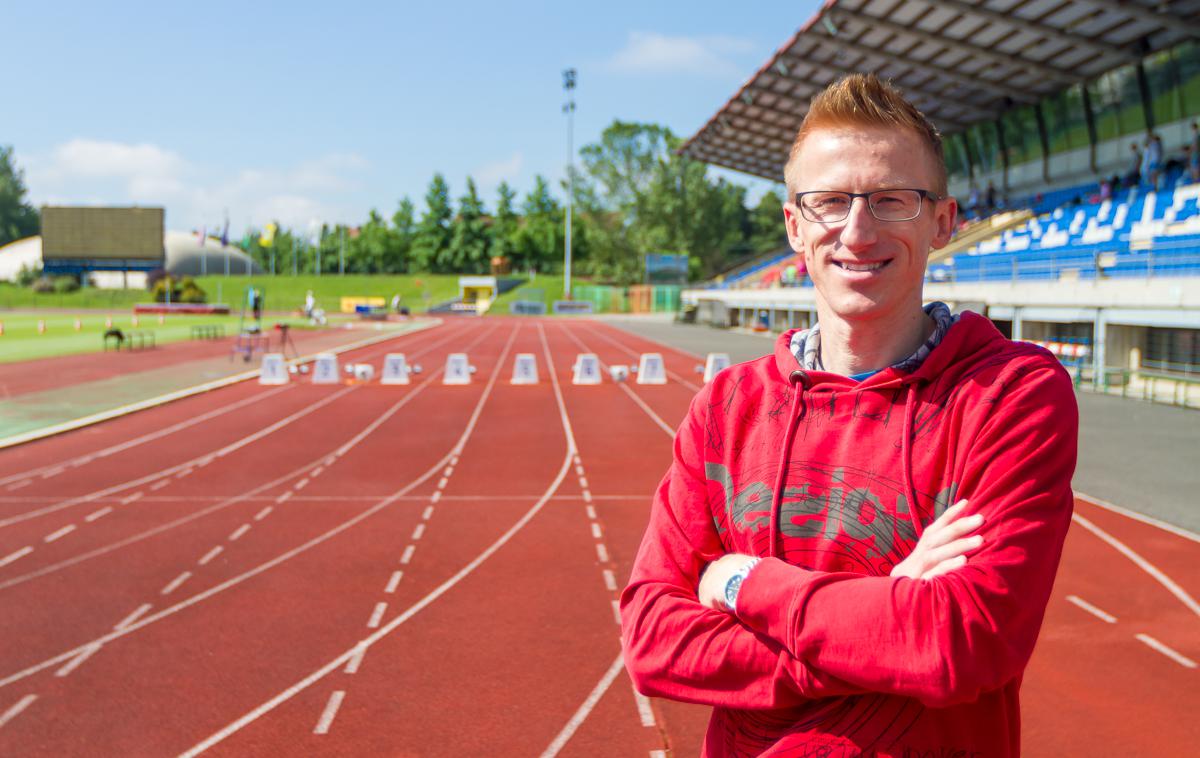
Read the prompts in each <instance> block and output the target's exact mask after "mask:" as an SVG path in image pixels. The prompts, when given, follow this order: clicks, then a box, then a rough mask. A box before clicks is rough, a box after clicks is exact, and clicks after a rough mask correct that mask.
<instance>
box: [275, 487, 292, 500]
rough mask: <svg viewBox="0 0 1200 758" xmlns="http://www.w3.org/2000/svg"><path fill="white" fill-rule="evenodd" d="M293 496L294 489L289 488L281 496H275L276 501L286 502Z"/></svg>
mask: <svg viewBox="0 0 1200 758" xmlns="http://www.w3.org/2000/svg"><path fill="white" fill-rule="evenodd" d="M291 497H292V491H291V490H288V491H287V492H285V493H283V494H282V495H280V496H279V497H277V498H275V502H277V503H284V502H287V501H288V500H289V499H291Z"/></svg>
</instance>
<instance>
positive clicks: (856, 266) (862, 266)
mask: <svg viewBox="0 0 1200 758" xmlns="http://www.w3.org/2000/svg"><path fill="white" fill-rule="evenodd" d="M889 263H891V260H890V259H889V260H886V261H877V262H875V263H849V262H844V261H834V262H833V265H835V266H837V267H838V268H840V269H845V270H846V271H878V270H879V269H881V268H883V267H884V266H886V265H888V264H889Z"/></svg>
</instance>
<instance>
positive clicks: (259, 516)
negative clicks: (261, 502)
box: [254, 505, 272, 521]
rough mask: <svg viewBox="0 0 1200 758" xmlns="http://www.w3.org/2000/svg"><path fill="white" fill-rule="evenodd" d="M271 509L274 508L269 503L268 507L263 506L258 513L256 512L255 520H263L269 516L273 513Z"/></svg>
mask: <svg viewBox="0 0 1200 758" xmlns="http://www.w3.org/2000/svg"><path fill="white" fill-rule="evenodd" d="M271 510H272V508H271V506H269V505H268V506H267V507H266V508H263V509H262V510H261V511H259V512H258V513H256V514H254V520H255V521H262V520H263V519H265V518H266V517H267V516H269V515H271Z"/></svg>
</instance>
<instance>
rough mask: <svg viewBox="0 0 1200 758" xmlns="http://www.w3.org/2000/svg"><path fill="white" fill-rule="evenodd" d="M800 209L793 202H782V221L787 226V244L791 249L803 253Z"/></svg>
mask: <svg viewBox="0 0 1200 758" xmlns="http://www.w3.org/2000/svg"><path fill="white" fill-rule="evenodd" d="M800 221H801V219H800V209H799V208H797V207H796V206H795V204H793V203H784V204H783V223H784V226H785V227H786V228H787V236H788V244H789V245H791V247H792V250H794V251H796V252H797V253H799V254H800V255H804V237H803V236H801V234H800Z"/></svg>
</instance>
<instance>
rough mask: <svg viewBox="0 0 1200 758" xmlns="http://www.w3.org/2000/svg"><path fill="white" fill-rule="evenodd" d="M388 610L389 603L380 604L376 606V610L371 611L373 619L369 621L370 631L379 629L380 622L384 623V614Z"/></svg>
mask: <svg viewBox="0 0 1200 758" xmlns="http://www.w3.org/2000/svg"><path fill="white" fill-rule="evenodd" d="M386 610H387V603H384V602H379V603H376V604H375V610H373V611H371V618H370V619H369V620H368V621H367V628H368V629H378V628H379V622H380V621H383V613H384V611H386Z"/></svg>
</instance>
